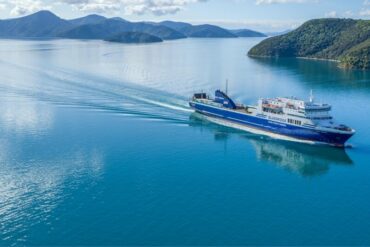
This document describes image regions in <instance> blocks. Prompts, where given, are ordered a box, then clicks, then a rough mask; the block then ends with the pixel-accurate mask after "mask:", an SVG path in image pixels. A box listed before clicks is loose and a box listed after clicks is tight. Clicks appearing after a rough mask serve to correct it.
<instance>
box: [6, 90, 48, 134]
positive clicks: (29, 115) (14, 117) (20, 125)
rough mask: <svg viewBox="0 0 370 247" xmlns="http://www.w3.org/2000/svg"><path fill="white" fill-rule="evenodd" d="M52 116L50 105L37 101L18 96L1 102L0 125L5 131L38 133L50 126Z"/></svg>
mask: <svg viewBox="0 0 370 247" xmlns="http://www.w3.org/2000/svg"><path fill="white" fill-rule="evenodd" d="M53 118H54V116H53V111H52V110H51V107H50V106H48V105H47V104H45V103H41V102H39V101H34V100H30V99H28V98H21V97H20V96H18V97H17V100H13V101H8V100H7V101H4V100H2V102H1V106H0V126H1V127H2V130H3V131H5V132H16V133H34V134H40V133H41V132H46V131H47V130H49V129H50V128H51V127H52V125H53Z"/></svg>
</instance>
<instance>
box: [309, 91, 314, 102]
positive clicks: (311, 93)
mask: <svg viewBox="0 0 370 247" xmlns="http://www.w3.org/2000/svg"><path fill="white" fill-rule="evenodd" d="M313 100H314V97H313V91H312V89H311V92H310V102H311V103H312V102H313Z"/></svg>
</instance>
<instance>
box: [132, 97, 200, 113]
mask: <svg viewBox="0 0 370 247" xmlns="http://www.w3.org/2000/svg"><path fill="white" fill-rule="evenodd" d="M131 97H132V98H134V99H137V100H140V101H143V102H146V103H149V104H153V105H157V106H161V107H165V108H169V109H172V110H178V111H183V112H193V110H191V109H190V108H185V107H180V106H174V105H170V104H166V103H163V102H159V101H154V100H149V99H145V98H141V97H138V96H131Z"/></svg>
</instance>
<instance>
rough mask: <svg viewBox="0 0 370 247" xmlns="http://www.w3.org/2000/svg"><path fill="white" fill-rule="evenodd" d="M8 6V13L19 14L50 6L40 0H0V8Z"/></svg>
mask: <svg viewBox="0 0 370 247" xmlns="http://www.w3.org/2000/svg"><path fill="white" fill-rule="evenodd" d="M6 7H10V9H11V10H10V15H12V16H19V15H26V14H29V13H33V12H36V11H39V10H42V9H49V8H50V6H48V5H45V4H43V3H42V2H41V1H40V0H13V1H11V2H10V1H3V2H0V8H6Z"/></svg>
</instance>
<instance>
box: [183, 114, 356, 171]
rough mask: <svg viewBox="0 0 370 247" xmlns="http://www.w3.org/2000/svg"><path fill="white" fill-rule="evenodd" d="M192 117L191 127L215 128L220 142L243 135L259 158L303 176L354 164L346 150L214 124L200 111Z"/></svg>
mask: <svg viewBox="0 0 370 247" xmlns="http://www.w3.org/2000/svg"><path fill="white" fill-rule="evenodd" d="M189 120H190V125H191V126H194V127H198V128H207V129H208V130H210V131H212V132H213V133H214V136H215V140H216V141H225V142H227V140H228V138H229V137H230V136H231V135H233V134H237V135H240V136H241V137H242V138H245V139H246V140H248V141H249V142H250V143H251V144H252V146H253V148H254V150H255V152H256V156H257V159H258V160H263V161H267V162H270V163H273V164H274V165H276V166H279V167H281V168H284V169H286V170H288V171H291V172H295V173H298V174H300V175H302V176H308V177H309V176H316V175H321V174H324V173H326V172H328V171H329V168H330V165H332V164H335V165H352V164H353V162H352V160H351V159H350V157H349V156H348V155H347V153H346V151H345V150H344V149H339V148H333V147H327V146H315V145H308V144H301V143H294V142H288V141H280V140H276V139H272V138H269V137H264V136H259V135H254V134H249V133H246V132H241V131H238V130H234V129H231V128H228V127H223V126H220V125H216V124H213V123H210V122H208V121H207V120H204V119H203V118H202V117H201V116H200V115H199V114H197V113H193V114H192V115H191V116H190V119H189Z"/></svg>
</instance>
